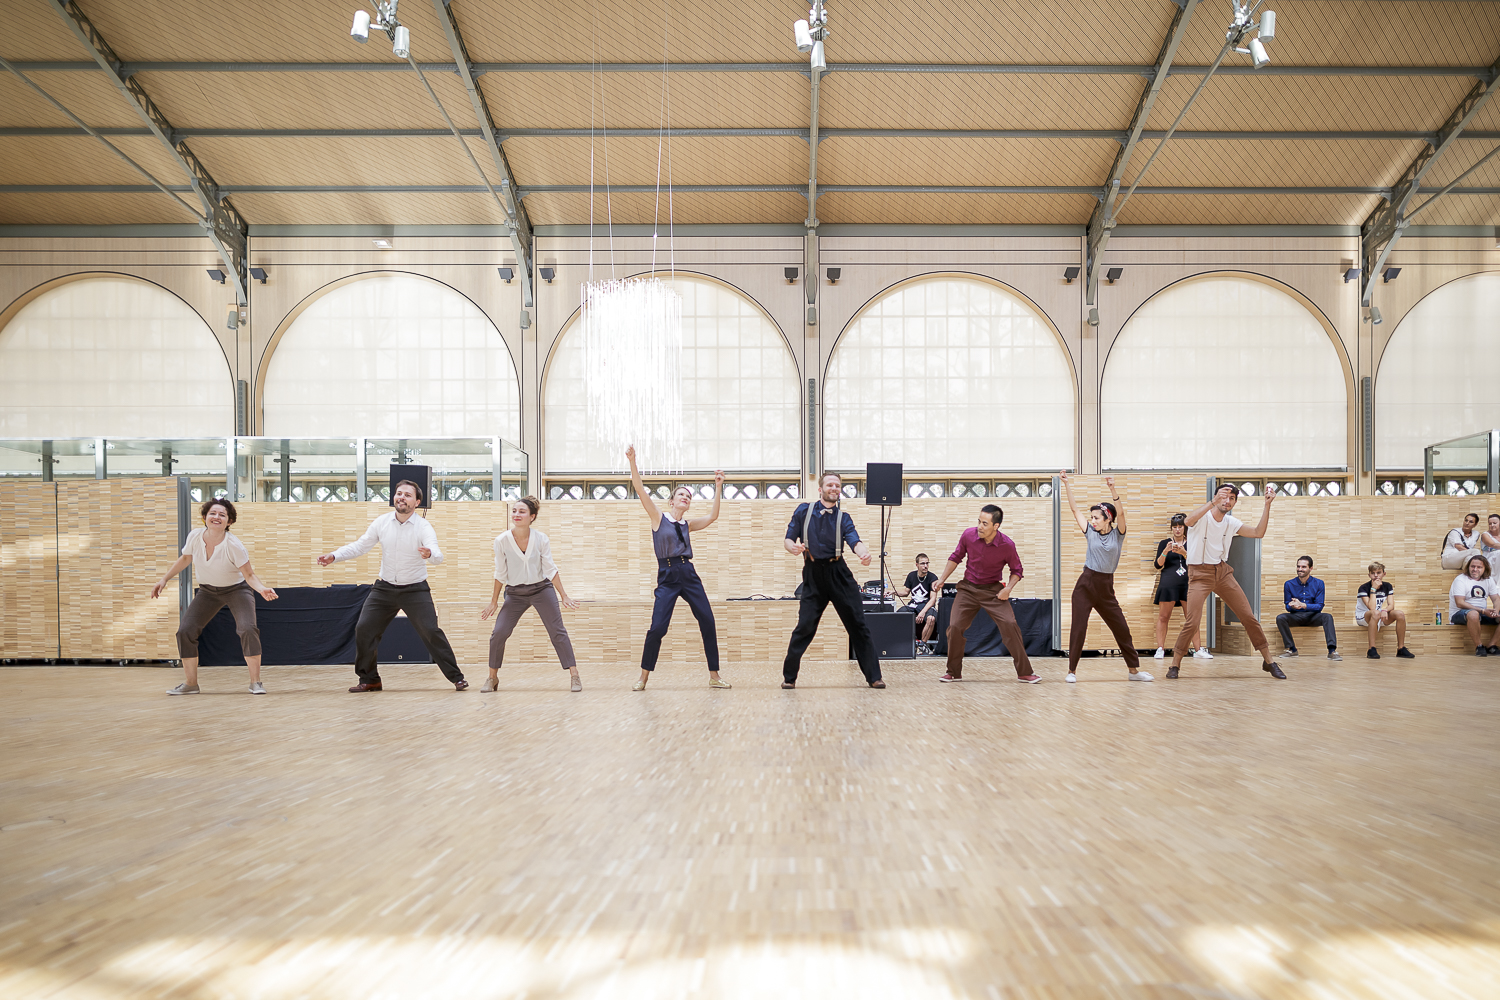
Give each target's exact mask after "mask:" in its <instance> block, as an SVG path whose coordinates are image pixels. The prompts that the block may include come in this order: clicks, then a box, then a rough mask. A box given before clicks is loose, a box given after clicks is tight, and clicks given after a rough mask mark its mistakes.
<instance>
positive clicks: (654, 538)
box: [651, 511, 693, 559]
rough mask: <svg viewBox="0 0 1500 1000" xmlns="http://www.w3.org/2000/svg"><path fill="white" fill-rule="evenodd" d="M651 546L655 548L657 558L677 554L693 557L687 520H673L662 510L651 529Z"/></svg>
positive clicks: (669, 557)
mask: <svg viewBox="0 0 1500 1000" xmlns="http://www.w3.org/2000/svg"><path fill="white" fill-rule="evenodd" d="M651 547H652V548H653V549H655V550H656V558H658V559H671V558H674V557H677V556H681V557H684V558H687V559H691V558H693V543H692V541H691V540H690V539H689V538H688V523H687V521H686V520H683V521H674V520H672V519H671V518H670V517H668V516H667V515H666V512H665V511H663V512H662V515H661V517H660V518H658V519H657V521H656V527H654V528H652V529H651Z"/></svg>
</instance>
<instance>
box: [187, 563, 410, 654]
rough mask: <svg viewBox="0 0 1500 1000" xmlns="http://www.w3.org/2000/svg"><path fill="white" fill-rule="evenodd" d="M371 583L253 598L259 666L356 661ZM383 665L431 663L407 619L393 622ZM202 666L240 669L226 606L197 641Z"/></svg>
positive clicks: (286, 589) (289, 589)
mask: <svg viewBox="0 0 1500 1000" xmlns="http://www.w3.org/2000/svg"><path fill="white" fill-rule="evenodd" d="M369 592H370V585H369V584H368V583H360V584H340V585H337V586H333V587H277V588H276V593H277V595H278V599H277V600H275V601H267V600H264V599H263V598H262V597H261V596H260V595H259V594H256V595H255V619H256V624H257V625H259V626H260V646H261V660H260V662H261V664H262V665H264V666H272V667H274V666H287V665H293V664H295V665H301V664H323V663H353V662H354V625H355V623H356V622H357V621H359V612H360V609H361V608H363V607H364V606H365V595H366V594H368V593H369ZM376 659H377V660H379V661H380V662H381V663H431V662H432V657H430V656H428V655H427V648H426V647H425V646H423V645H422V640H421V639H419V638H417V631H416V629H414V628H412V627H411V622H409V621H407V620H406V617H405V616H404V615H403V616H401V617H399V618H397V619H396V620H395V621H393V622H391V627H390V628H388V629H386V630H385V636H384V637H383V638H382V639H381V640H380V649H379V651H378V652H377V653H376ZM198 663H199V665H200V666H205V667H242V666H244V665H245V657H244V655H243V653H242V652H241V651H240V637H239V636H238V635H237V634H235V631H234V616H233V615H231V614H230V613H229V609H228V608H220V609H219V613H218V614H217V615H215V616H214V618H213V620H212V621H210V622H209V623H208V627H207V628H205V629H204V630H203V635H201V636H199V638H198Z"/></svg>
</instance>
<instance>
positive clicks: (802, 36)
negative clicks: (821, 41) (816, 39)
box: [792, 20, 813, 52]
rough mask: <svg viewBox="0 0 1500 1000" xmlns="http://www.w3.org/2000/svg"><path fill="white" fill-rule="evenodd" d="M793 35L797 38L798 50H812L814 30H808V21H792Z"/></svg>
mask: <svg viewBox="0 0 1500 1000" xmlns="http://www.w3.org/2000/svg"><path fill="white" fill-rule="evenodd" d="M792 37H794V38H795V39H797V51H798V52H811V51H812V47H813V37H812V32H810V31H808V30H807V22H806V21H800V20H799V21H793V22H792Z"/></svg>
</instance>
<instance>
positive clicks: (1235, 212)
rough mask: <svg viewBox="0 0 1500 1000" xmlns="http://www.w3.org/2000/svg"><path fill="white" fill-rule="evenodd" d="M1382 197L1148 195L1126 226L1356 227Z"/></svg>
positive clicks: (1136, 201)
mask: <svg viewBox="0 0 1500 1000" xmlns="http://www.w3.org/2000/svg"><path fill="white" fill-rule="evenodd" d="M1379 204H1380V197H1379V196H1378V195H1360V194H1329V195H1274V196H1273V195H1180V194H1174V195H1143V194H1137V195H1136V196H1135V197H1134V198H1131V199H1130V201H1129V202H1128V203H1127V204H1126V205H1125V210H1124V212H1122V213H1121V216H1120V222H1121V224H1122V225H1127V226H1247V225H1255V226H1273V225H1282V226H1306V225H1323V226H1330V225H1341V226H1357V225H1359V224H1361V223H1362V222H1364V221H1365V219H1366V218H1368V217H1369V215H1370V213H1371V212H1373V211H1374V210H1375V207H1376V206H1377V205H1379Z"/></svg>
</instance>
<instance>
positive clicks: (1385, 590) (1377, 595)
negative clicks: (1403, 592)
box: [1354, 580, 1396, 622]
mask: <svg viewBox="0 0 1500 1000" xmlns="http://www.w3.org/2000/svg"><path fill="white" fill-rule="evenodd" d="M1370 587H1371V584H1370V583H1369V582H1368V581H1366V582H1365V583H1362V584H1360V585H1359V590H1358V591H1357V592H1356V594H1355V596H1356V598H1358V597H1363V598H1364V599H1365V603H1364V605H1360V604H1359V602H1358V601H1356V602H1355V605H1354V620H1355V621H1356V622H1363V621H1364V620H1365V610H1366V608H1368V609H1369V610H1370V611H1381V610H1384V608H1385V605H1386V602H1387V601H1389V600H1390V599H1391V597H1393V596H1394V595H1395V593H1396V588H1395V587H1392V586H1391V581H1389V580H1382V581H1381V582H1380V586H1379V587H1377V588H1375V591H1374V593H1373V594H1371V591H1370Z"/></svg>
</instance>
